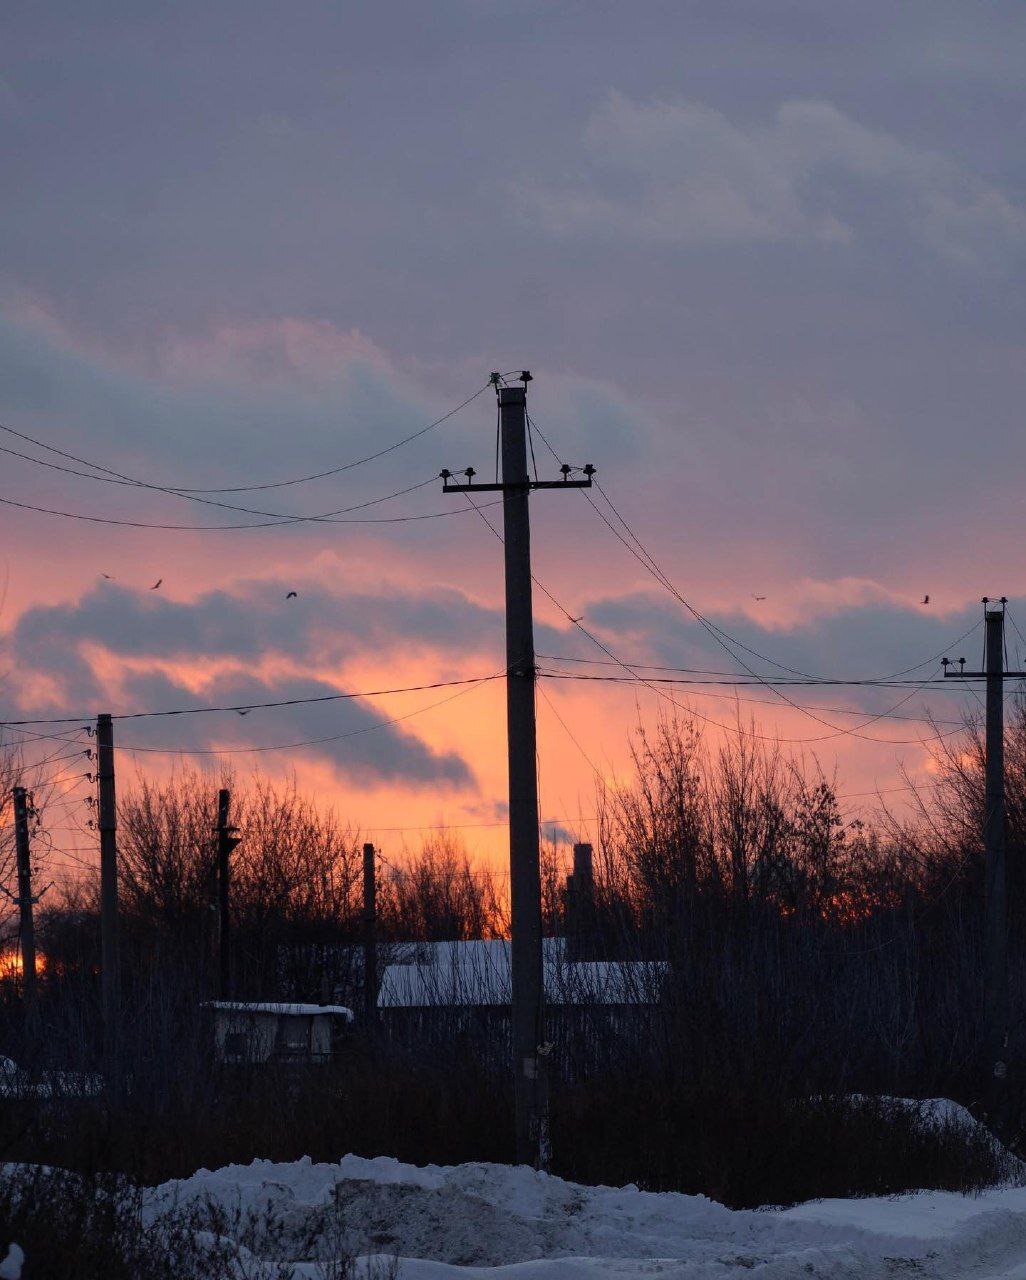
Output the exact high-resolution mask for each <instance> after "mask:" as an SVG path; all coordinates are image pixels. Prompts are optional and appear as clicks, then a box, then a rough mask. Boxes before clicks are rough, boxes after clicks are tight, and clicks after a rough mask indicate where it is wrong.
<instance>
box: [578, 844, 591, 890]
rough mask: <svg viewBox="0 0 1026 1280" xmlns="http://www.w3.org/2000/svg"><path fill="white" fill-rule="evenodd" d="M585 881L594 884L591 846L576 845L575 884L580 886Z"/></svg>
mask: <svg viewBox="0 0 1026 1280" xmlns="http://www.w3.org/2000/svg"><path fill="white" fill-rule="evenodd" d="M584 881H587V882H588V883H589V884H591V883H593V873H592V866H591V845H590V844H575V845H574V884H576V885H580V884H583V882H584Z"/></svg>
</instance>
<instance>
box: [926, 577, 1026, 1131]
mask: <svg viewBox="0 0 1026 1280" xmlns="http://www.w3.org/2000/svg"><path fill="white" fill-rule="evenodd" d="M1006 603H1007V599H1006V597H1005V596H1002V597H1001V599H1000V600H997V601H992V600H991V599H990V597H989V596H984V597H983V616H984V622H985V624H986V647H985V649H984V669H983V670H982V671H966V669H965V659H964V658H960V659H959V666H958V670H957V671H955V670H951V669H950V668H951V663H950V662H949V660H948V659H947V658H945V659H944V660H943V665H944V674H945V676H950V677H953V678H955V679H965V678H970V679H973V678H975V679H984V680H985V681H986V689H987V700H986V763H985V776H984V801H983V848H984V855H985V860H986V861H985V866H984V919H983V1022H984V1031H983V1034H984V1055H985V1061H984V1064H983V1065H984V1070H983V1073H982V1074H983V1077H984V1079H983V1083H984V1087H985V1088H986V1091H987V1093H988V1095H989V1101H990V1104H991V1111H992V1115H995V1116H996V1115H998V1114H999V1113H1000V1112H1001V1110H1002V1109H1003V1106H1004V1100H1005V1097H1006V1092H1007V1079H1008V1026H1009V1014H1008V892H1007V887H1006V868H1005V680H1008V679H1019V678H1021V677H1022V676H1026V672H1024V671H1006V670H1005V605H1006ZM991 605H994V606H996V607H994V608H991V607H990V606H991Z"/></svg>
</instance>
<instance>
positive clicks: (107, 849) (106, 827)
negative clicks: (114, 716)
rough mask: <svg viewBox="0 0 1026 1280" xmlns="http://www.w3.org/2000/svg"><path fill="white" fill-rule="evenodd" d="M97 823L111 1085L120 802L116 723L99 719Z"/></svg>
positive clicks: (116, 1011) (116, 1015) (116, 1048)
mask: <svg viewBox="0 0 1026 1280" xmlns="http://www.w3.org/2000/svg"><path fill="white" fill-rule="evenodd" d="M96 760H97V765H96V781H97V825H98V826H99V828H100V982H101V999H102V1007H103V1062H104V1073H105V1075H106V1078H107V1084H108V1087H110V1086H112V1085H113V1082H114V1080H115V1078H116V1076H117V1075H118V1057H119V1053H120V1028H119V1021H120V1003H121V973H120V967H119V965H120V962H119V957H118V851H117V801H116V798H115V793H114V723H113V721H112V720H111V717H110V716H109V715H106V714H105V715H100V716H97V718H96Z"/></svg>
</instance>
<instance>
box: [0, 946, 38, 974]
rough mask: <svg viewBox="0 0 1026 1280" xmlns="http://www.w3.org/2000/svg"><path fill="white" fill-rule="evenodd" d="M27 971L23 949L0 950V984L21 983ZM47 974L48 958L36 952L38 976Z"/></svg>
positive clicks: (13, 947) (11, 947) (14, 947)
mask: <svg viewBox="0 0 1026 1280" xmlns="http://www.w3.org/2000/svg"><path fill="white" fill-rule="evenodd" d="M24 971H25V967H24V964H23V962H22V957H21V948H20V947H16V946H7V947H4V948H3V949H2V950H0V982H20V981H21V979H22V975H23V973H24ZM45 972H46V956H44V955H43V953H42V952H41V951H37V952H36V976H37V977H39V976H40V975H41V974H44V973H45Z"/></svg>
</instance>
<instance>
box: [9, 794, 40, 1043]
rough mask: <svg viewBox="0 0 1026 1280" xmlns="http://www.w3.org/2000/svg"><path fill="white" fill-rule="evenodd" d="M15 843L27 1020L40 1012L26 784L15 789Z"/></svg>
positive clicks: (23, 984)
mask: <svg viewBox="0 0 1026 1280" xmlns="http://www.w3.org/2000/svg"><path fill="white" fill-rule="evenodd" d="M14 842H15V848H16V851H17V855H18V911H19V915H20V918H21V980H22V991H23V992H24V999H25V1020H26V1022H32V1021H33V1020H34V1019H35V1017H36V1015H37V1013H38V1011H39V1006H38V1002H37V996H38V991H37V986H36V930H35V922H34V920H33V918H32V907H33V898H32V863H31V860H30V857H31V855H30V850H29V802H28V796H27V795H26V792H25V788H24V787H15V788H14Z"/></svg>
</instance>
